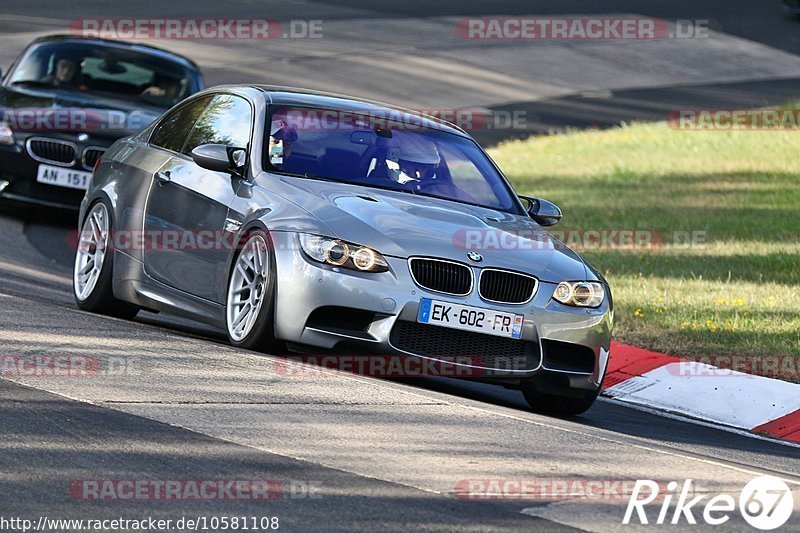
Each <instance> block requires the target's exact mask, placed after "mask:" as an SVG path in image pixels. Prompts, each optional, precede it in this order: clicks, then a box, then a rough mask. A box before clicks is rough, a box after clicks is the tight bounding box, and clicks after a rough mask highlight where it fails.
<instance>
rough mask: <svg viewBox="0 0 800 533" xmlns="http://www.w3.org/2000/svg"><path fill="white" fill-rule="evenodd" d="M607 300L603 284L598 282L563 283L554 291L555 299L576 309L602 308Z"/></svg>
mask: <svg viewBox="0 0 800 533" xmlns="http://www.w3.org/2000/svg"><path fill="white" fill-rule="evenodd" d="M605 298H606V290H605V288H604V287H603V284H602V283H598V282H596V281H562V282H561V283H559V284H558V286H557V287H556V290H555V291H553V299H554V300H556V301H557V302H560V303H562V304H564V305H572V306H575V307H600V304H602V303H603V300H605Z"/></svg>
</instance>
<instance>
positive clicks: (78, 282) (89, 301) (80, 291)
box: [72, 201, 139, 318]
mask: <svg viewBox="0 0 800 533" xmlns="http://www.w3.org/2000/svg"><path fill="white" fill-rule="evenodd" d="M111 228H112V226H111V216H110V214H109V210H108V208H107V207H106V204H105V203H103V202H102V201H99V202H97V203H95V204H94V205H93V206H92V207H91V209H89V213H88V214H87V215H86V219H85V220H84V222H83V227H82V228H81V232H80V235H79V239H80V240H79V241H78V250H77V251H76V253H75V268H74V270H73V275H72V289H73V294H74V295H75V302H76V303H77V304H78V307H79V308H81V309H83V310H84V311H91V312H93V313H100V314H104V315H110V316H116V317H119V318H133V317H134V316H136V313H138V312H139V308H138V307H136V306H133V305H131V304H129V303H126V302H122V301H120V300H117V299H116V298H114V290H113V286H112V285H113V279H112V278H113V271H114V267H113V262H114V250H113V249H112V247H111V246H110V245H109V243H110V239H111Z"/></svg>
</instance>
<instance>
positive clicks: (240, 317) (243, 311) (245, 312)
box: [231, 302, 252, 328]
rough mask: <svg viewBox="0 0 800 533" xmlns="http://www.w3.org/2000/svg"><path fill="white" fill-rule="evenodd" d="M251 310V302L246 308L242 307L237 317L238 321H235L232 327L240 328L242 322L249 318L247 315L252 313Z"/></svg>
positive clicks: (246, 304) (245, 305)
mask: <svg viewBox="0 0 800 533" xmlns="http://www.w3.org/2000/svg"><path fill="white" fill-rule="evenodd" d="M251 310H252V306H251V305H250V302H247V303H245V304H244V307H242V309H241V310H240V311H239V314H238V315H237V316H236V319H235V320H234V321H233V324H231V325H232V326H233V327H234V328H238V327H239V324H240V323H241V322H242V320H244V319H245V318H247V315H248V314H249V313H250V311H251Z"/></svg>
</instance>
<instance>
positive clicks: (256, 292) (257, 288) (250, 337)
mask: <svg viewBox="0 0 800 533" xmlns="http://www.w3.org/2000/svg"><path fill="white" fill-rule="evenodd" d="M243 242H244V246H242V248H241V251H240V252H239V255H238V256H237V257H236V259H235V260H234V262H233V269H232V270H231V275H230V280H229V282H228V297H227V299H226V305H225V322H226V324H227V329H228V339H229V340H230V342H231V344H233V345H234V346H239V347H242V348H247V349H249V350H258V351H265V352H276V351H281V349H282V345H281V344H280V343H279V342H277V341H276V340H275V318H274V295H275V259H274V257H273V255H272V253H271V252H270V247H269V246H268V244H267V243H268V242H269V241H268V237H267V235H266V234H265V233H264V232H263V231H253V232H251V233H250V234H249V235H248V236H247V237H246V238H245V239H244V240H243Z"/></svg>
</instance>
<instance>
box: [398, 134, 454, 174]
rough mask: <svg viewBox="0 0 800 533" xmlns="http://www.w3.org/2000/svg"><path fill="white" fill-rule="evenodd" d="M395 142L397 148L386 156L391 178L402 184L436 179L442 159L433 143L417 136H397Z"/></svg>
mask: <svg viewBox="0 0 800 533" xmlns="http://www.w3.org/2000/svg"><path fill="white" fill-rule="evenodd" d="M393 140H396V143H395V146H393V147H391V148H389V150H388V151H387V155H386V168H387V169H388V171H389V177H391V178H392V179H393V180H394V181H396V182H398V183H402V184H404V183H408V182H410V181H417V182H419V181H423V180H429V179H433V178H435V177H436V170H437V169H438V168H439V163H440V162H441V160H442V158H441V156H440V155H439V150H438V148H437V147H436V145H435V144H434V143H433V142H432V141H430V140H428V139H425V138H424V137H423V136H422V135H415V134H403V135H397V134H395V137H394V139H393Z"/></svg>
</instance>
